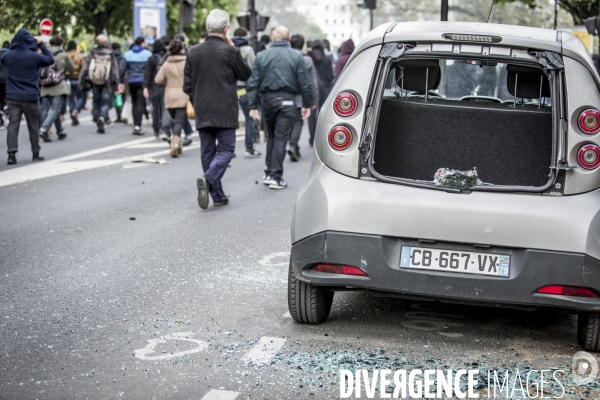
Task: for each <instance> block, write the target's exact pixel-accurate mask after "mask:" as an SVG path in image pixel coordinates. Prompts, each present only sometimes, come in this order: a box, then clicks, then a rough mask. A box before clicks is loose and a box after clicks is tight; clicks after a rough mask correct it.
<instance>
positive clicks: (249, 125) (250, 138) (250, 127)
mask: <svg viewBox="0 0 600 400" xmlns="http://www.w3.org/2000/svg"><path fill="white" fill-rule="evenodd" d="M238 101H239V102H240V107H242V112H243V113H244V119H245V120H246V150H253V149H254V120H253V119H252V118H250V108H249V106H248V99H246V96H242V97H240V98H239V99H238Z"/></svg>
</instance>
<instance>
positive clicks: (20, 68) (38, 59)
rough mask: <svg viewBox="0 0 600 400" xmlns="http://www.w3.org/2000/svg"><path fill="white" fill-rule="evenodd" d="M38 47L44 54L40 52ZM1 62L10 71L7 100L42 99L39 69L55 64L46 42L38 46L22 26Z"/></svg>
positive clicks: (7, 82)
mask: <svg viewBox="0 0 600 400" xmlns="http://www.w3.org/2000/svg"><path fill="white" fill-rule="evenodd" d="M38 47H39V49H40V50H41V51H42V54H40V53H38ZM0 62H1V63H2V64H3V65H4V66H5V67H6V72H7V73H8V79H7V81H6V100H15V101H39V100H40V87H39V84H38V82H39V70H40V68H43V67H47V66H49V65H52V64H54V57H53V56H52V53H50V51H49V50H48V49H47V48H46V45H45V44H44V43H40V44H39V46H38V44H37V43H36V42H35V39H34V38H33V35H32V34H31V33H30V32H29V31H28V30H27V29H25V28H21V29H20V30H19V31H18V32H17V34H16V35H15V37H14V38H13V40H12V42H11V43H10V50H9V51H7V52H6V54H4V56H3V57H2V59H0Z"/></svg>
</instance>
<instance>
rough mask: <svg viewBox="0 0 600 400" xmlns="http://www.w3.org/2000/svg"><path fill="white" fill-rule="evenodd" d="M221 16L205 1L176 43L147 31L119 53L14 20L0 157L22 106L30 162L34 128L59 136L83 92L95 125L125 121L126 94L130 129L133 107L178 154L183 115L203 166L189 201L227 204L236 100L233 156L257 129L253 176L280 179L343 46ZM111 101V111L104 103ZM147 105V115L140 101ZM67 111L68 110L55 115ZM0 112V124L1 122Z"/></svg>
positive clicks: (0, 99)
mask: <svg viewBox="0 0 600 400" xmlns="http://www.w3.org/2000/svg"><path fill="white" fill-rule="evenodd" d="M229 21H230V16H229V15H228V14H227V12H225V11H223V10H218V9H215V10H212V11H211V12H210V13H209V15H208V17H207V21H206V28H207V32H206V33H204V34H202V35H201V36H200V40H199V44H197V45H195V46H192V47H191V48H188V47H187V46H186V42H185V37H184V36H183V35H181V34H177V35H175V36H174V37H173V38H170V37H167V36H165V37H162V38H160V39H156V40H155V41H154V42H153V43H152V44H151V45H150V46H149V45H148V44H147V43H146V41H145V39H144V38H143V37H139V38H136V39H135V41H134V42H133V43H132V45H131V46H130V47H129V49H128V50H127V51H126V52H125V53H124V54H123V52H122V50H121V45H120V44H119V43H110V42H109V40H108V38H107V37H106V36H104V35H98V36H97V37H96V38H95V45H94V48H93V49H92V50H91V51H90V52H89V54H88V55H87V56H85V55H84V54H82V53H80V52H79V51H78V50H77V43H76V42H75V41H70V42H68V43H67V46H66V50H65V49H64V48H65V47H64V44H65V40H64V39H63V38H62V37H60V36H54V37H53V38H51V39H50V41H49V46H48V47H47V46H46V44H45V43H44V42H43V41H42V40H41V38H40V37H37V36H33V35H32V34H31V33H30V32H29V31H28V30H27V29H25V28H23V29H21V30H19V31H18V32H17V34H16V35H15V36H14V38H13V39H12V41H11V43H10V44H9V43H8V42H5V43H4V44H3V46H2V49H1V50H0V57H1V58H0V112H1V113H2V114H4V110H6V114H7V116H8V126H7V143H8V164H15V163H16V162H17V159H16V154H17V151H18V134H19V128H20V124H21V119H22V116H23V115H25V119H26V121H27V128H28V131H29V139H30V143H31V150H32V153H33V161H42V160H44V158H43V157H42V156H41V155H40V145H39V139H40V138H41V139H42V140H43V141H44V142H51V141H52V138H51V134H52V133H53V132H52V131H53V130H54V131H55V132H56V137H57V138H58V140H64V139H65V138H66V137H67V133H66V131H65V127H64V124H65V120H66V118H68V117H70V119H71V125H72V126H77V125H79V117H80V114H81V112H82V110H83V109H84V108H85V107H86V103H87V100H88V98H89V97H90V94H91V98H92V118H93V121H94V123H95V125H96V128H97V129H96V130H97V132H98V133H100V134H104V133H105V132H106V127H107V126H109V125H110V124H112V123H113V122H115V123H125V124H127V123H128V122H129V121H128V119H127V118H126V117H125V115H124V110H123V107H124V103H125V102H126V101H130V102H131V114H132V123H131V125H132V127H133V131H132V134H133V135H144V131H143V129H142V121H143V118H144V116H146V118H148V119H149V118H151V120H152V130H153V132H154V135H155V136H156V137H157V138H159V139H162V140H165V141H168V142H169V148H170V154H171V156H172V157H178V156H179V154H181V152H182V146H188V145H190V144H191V143H192V138H191V136H192V133H193V130H192V125H191V123H190V118H191V119H194V120H195V129H196V130H197V131H198V133H199V136H200V145H201V146H200V147H201V161H202V167H203V170H204V175H203V176H202V177H201V178H199V179H198V180H197V189H198V203H199V205H200V207H201V208H207V207H208V204H209V198H212V201H213V205H215V206H221V205H226V204H228V203H229V197H228V196H227V195H226V194H225V192H224V190H223V186H222V183H221V179H222V177H223V175H224V173H225V171H226V169H227V167H228V165H229V163H230V161H231V159H232V158H233V157H234V149H235V142H236V141H235V131H236V129H238V128H239V110H240V109H241V110H242V113H243V115H244V119H245V122H244V128H245V152H244V154H245V156H246V157H249V158H259V157H261V155H262V154H261V153H260V152H259V151H257V150H256V149H255V144H256V143H258V142H259V141H260V130H261V129H262V130H264V131H265V140H266V154H265V164H266V169H265V175H264V178H263V183H264V184H266V185H268V186H269V187H270V188H271V189H283V188H285V187H287V184H286V182H285V181H284V180H283V162H284V159H285V157H286V155H289V157H290V160H291V161H298V160H299V159H300V158H301V154H300V146H299V144H298V143H299V139H300V135H301V132H302V127H303V124H304V120H308V127H309V133H310V137H309V144H310V145H311V146H312V145H313V143H314V136H315V131H316V122H317V117H318V110H319V109H320V108H321V106H322V105H323V103H324V102H325V99H326V98H327V96H328V95H329V92H330V90H331V88H332V86H333V83H334V82H335V80H336V79H337V77H338V76H339V74H340V73H341V71H342V69H343V67H344V66H345V63H346V62H347V61H348V58H349V57H350V55H351V54H352V52H353V51H354V43H353V42H352V40H351V39H350V40H348V41H346V42H345V43H344V44H343V45H342V46H341V49H340V52H339V56H338V57H335V56H334V55H333V54H332V52H331V51H330V45H329V42H327V41H326V40H323V41H321V40H314V41H312V42H311V41H307V42H305V39H304V37H303V36H302V35H299V34H295V35H290V32H289V31H288V29H287V28H285V27H277V28H274V29H272V30H271V32H270V35H263V36H262V37H261V38H260V40H252V39H251V38H250V37H249V34H248V31H247V30H246V29H244V28H242V27H240V28H237V29H236V30H235V31H234V32H233V35H231V34H230V32H229V28H230V25H229ZM112 108H114V109H115V112H116V118H115V120H114V121H113V120H111V118H110V116H109V113H110V110H111V109H112ZM148 110H150V114H151V115H149V111H148ZM67 113H68V114H67ZM4 123H5V122H4V118H3V115H0V124H2V128H4Z"/></svg>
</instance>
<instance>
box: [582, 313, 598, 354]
mask: <svg viewBox="0 0 600 400" xmlns="http://www.w3.org/2000/svg"><path fill="white" fill-rule="evenodd" d="M577 325H578V326H577V341H578V342H579V345H580V346H581V347H582V348H583V350H585V351H592V352H599V351H600V312H584V311H581V312H579V316H578V321H577Z"/></svg>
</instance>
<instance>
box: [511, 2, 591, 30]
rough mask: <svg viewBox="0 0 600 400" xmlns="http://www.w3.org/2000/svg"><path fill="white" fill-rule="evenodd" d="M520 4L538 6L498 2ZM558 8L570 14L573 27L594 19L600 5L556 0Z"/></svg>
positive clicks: (532, 4) (528, 3) (530, 3)
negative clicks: (588, 19)
mask: <svg viewBox="0 0 600 400" xmlns="http://www.w3.org/2000/svg"><path fill="white" fill-rule="evenodd" d="M515 1H519V2H522V3H524V4H526V5H528V6H529V7H531V8H539V7H540V4H539V3H538V2H536V0H499V2H500V3H512V2H515ZM556 1H557V2H558V6H559V7H560V8H562V9H563V10H565V11H566V12H568V13H569V14H571V17H572V18H573V23H574V24H575V25H583V20H584V19H586V18H589V17H595V16H597V15H598V14H599V13H600V4H599V2H598V0H556Z"/></svg>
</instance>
